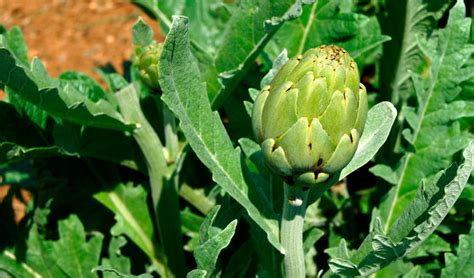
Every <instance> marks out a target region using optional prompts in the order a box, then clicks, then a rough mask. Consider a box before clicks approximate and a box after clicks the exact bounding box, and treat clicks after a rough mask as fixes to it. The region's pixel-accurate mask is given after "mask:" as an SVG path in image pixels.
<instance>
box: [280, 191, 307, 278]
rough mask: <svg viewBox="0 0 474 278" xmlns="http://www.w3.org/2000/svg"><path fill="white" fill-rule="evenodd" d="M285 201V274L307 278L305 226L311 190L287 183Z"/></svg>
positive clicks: (282, 235)
mask: <svg viewBox="0 0 474 278" xmlns="http://www.w3.org/2000/svg"><path fill="white" fill-rule="evenodd" d="M284 186H285V199H284V204H283V215H282V219H281V244H282V245H283V248H284V249H285V259H284V262H285V273H286V277H287V278H302V277H305V275H306V272H305V260H304V257H305V254H304V250H303V224H304V215H305V213H306V202H307V199H308V192H309V190H305V191H304V190H303V189H302V187H300V186H297V185H294V186H291V185H288V184H286V183H285V185H284Z"/></svg>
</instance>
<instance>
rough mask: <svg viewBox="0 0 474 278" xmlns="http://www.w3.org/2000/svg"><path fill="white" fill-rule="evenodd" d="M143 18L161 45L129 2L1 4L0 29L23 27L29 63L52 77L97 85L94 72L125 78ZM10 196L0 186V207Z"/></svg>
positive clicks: (19, 206)
mask: <svg viewBox="0 0 474 278" xmlns="http://www.w3.org/2000/svg"><path fill="white" fill-rule="evenodd" d="M140 16H141V17H143V18H144V19H145V21H146V22H147V23H148V24H150V25H151V26H152V27H154V30H155V34H156V39H157V40H161V38H162V37H161V35H160V33H159V31H158V28H157V26H158V24H157V22H155V21H153V20H151V19H150V18H149V17H148V16H147V15H146V14H144V13H143V12H142V11H141V10H140V9H139V8H138V7H136V6H134V5H132V4H131V3H130V1H129V0H128V1H127V0H80V1H78V0H0V24H1V25H4V26H5V27H6V28H7V29H9V28H11V27H13V26H15V25H16V26H19V27H21V29H22V31H23V35H24V37H25V40H26V43H27V45H28V47H29V56H30V58H31V57H34V56H37V57H39V58H40V59H41V60H42V61H43V63H44V64H45V65H46V68H47V70H48V72H49V74H50V75H51V76H53V77H57V76H58V75H59V74H61V73H62V72H64V71H66V70H76V71H82V72H85V73H87V74H89V75H92V76H93V77H94V78H95V79H97V80H98V79H99V77H98V75H97V73H96V72H95V71H94V69H95V68H96V67H99V66H104V65H107V64H112V65H113V66H114V67H115V69H116V70H117V71H119V72H120V73H122V71H123V68H122V63H123V61H124V60H128V59H129V58H130V55H131V53H132V51H133V49H132V26H133V24H134V23H135V22H136V21H137V19H138V17H140ZM0 66H1V65H0ZM3 97H4V94H3V92H2V91H1V90H0V99H2V98H3ZM0 180H1V177H0ZM8 190H9V187H8V186H0V203H1V202H2V200H3V198H4V197H5V196H6V194H7V192H8ZM22 195H23V198H16V197H15V198H14V199H13V204H12V206H13V208H14V211H15V220H16V221H17V223H18V222H19V221H20V219H21V218H22V217H23V216H24V211H25V204H24V203H23V202H22V201H20V199H23V200H25V199H26V200H28V199H30V198H31V197H30V195H29V194H28V193H27V192H22Z"/></svg>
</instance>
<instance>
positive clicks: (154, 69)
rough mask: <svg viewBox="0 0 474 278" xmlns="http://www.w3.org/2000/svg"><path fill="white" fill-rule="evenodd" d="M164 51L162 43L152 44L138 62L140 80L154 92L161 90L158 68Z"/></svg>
mask: <svg viewBox="0 0 474 278" xmlns="http://www.w3.org/2000/svg"><path fill="white" fill-rule="evenodd" d="M162 50H163V45H162V44H161V43H152V44H150V45H148V46H146V48H145V49H144V51H143V53H142V54H141V55H140V59H139V62H138V66H139V68H140V78H141V79H142V81H143V83H145V85H147V86H148V87H150V88H151V89H153V90H158V89H160V84H159V83H158V78H159V77H160V73H159V70H158V66H159V61H160V55H161V51H162Z"/></svg>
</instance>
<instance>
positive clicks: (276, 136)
mask: <svg viewBox="0 0 474 278" xmlns="http://www.w3.org/2000/svg"><path fill="white" fill-rule="evenodd" d="M367 109H368V108H367V92H366V89H365V87H364V85H362V84H361V83H360V82H359V72H358V69H357V65H356V63H355V62H354V60H353V59H352V58H351V56H350V55H349V54H348V53H347V52H346V51H345V50H344V49H342V48H340V47H337V46H333V45H327V46H326V45H324V46H321V47H318V48H313V49H310V50H308V51H307V52H306V53H304V54H303V55H298V56H297V57H294V58H292V59H290V60H288V62H286V64H285V65H283V67H282V68H281V69H280V71H279V72H278V73H277V75H276V76H275V78H274V79H273V81H272V82H271V84H270V85H269V86H266V87H264V88H263V89H262V91H261V92H260V94H259V95H258V97H257V99H256V100H255V104H254V108H253V115H252V125H253V130H254V133H255V137H256V139H257V141H258V142H259V143H260V145H261V147H262V150H263V154H264V157H265V160H266V163H267V165H268V166H269V168H270V169H271V170H272V171H273V172H275V173H276V174H278V175H280V176H282V177H283V178H284V179H285V180H287V182H289V183H290V184H291V183H297V184H301V185H304V186H311V185H314V184H318V183H321V182H324V181H326V180H327V179H328V178H329V177H330V175H331V174H334V173H336V172H337V171H339V170H341V169H342V168H344V166H346V165H347V164H348V163H349V161H351V159H352V157H353V156H354V153H355V151H356V149H357V145H358V143H359V138H360V136H361V135H362V132H363V130H364V125H365V121H366V118H367Z"/></svg>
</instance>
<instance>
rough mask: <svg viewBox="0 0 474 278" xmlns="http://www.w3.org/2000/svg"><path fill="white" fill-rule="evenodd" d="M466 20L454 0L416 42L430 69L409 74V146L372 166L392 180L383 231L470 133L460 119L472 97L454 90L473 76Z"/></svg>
mask: <svg viewBox="0 0 474 278" xmlns="http://www.w3.org/2000/svg"><path fill="white" fill-rule="evenodd" d="M470 24H471V19H469V18H465V8H464V4H463V3H462V2H461V1H458V3H457V4H456V5H455V6H454V7H453V8H452V10H451V12H450V16H449V21H448V24H447V26H446V28H444V29H441V30H439V31H437V32H436V33H435V36H433V38H431V39H430V40H421V41H419V42H418V43H419V46H420V48H421V49H422V50H423V53H424V55H426V57H427V58H428V59H429V60H430V61H431V68H430V71H429V75H428V77H427V79H426V80H421V79H420V77H418V76H416V75H413V81H414V85H415V90H416V94H417V102H418V107H417V108H415V107H409V106H405V107H404V108H403V112H404V115H405V117H406V119H407V122H408V124H409V128H407V129H405V130H404V131H403V136H404V139H405V140H406V141H407V142H408V144H409V148H408V150H407V153H406V154H405V156H403V158H402V159H401V161H400V162H399V163H398V165H397V166H396V167H395V168H394V169H391V168H390V167H388V166H385V165H377V166H376V167H374V168H372V169H371V171H372V172H373V173H374V174H376V175H378V176H380V177H382V178H384V179H386V180H387V181H388V182H389V183H392V184H393V187H392V189H391V190H390V191H389V193H388V194H387V196H386V198H385V199H384V201H383V202H382V204H381V205H380V215H381V219H382V221H383V223H384V226H383V230H384V232H386V233H387V232H388V231H389V230H390V228H391V227H392V226H393V225H394V223H395V220H396V219H397V218H398V217H399V216H400V215H401V214H402V212H403V210H404V208H405V207H406V206H407V205H408V204H409V203H410V201H411V200H413V198H414V197H415V193H416V191H417V190H418V184H419V182H420V181H421V180H422V179H423V178H426V177H430V176H432V175H434V174H435V173H436V172H438V171H439V170H441V169H444V168H446V167H447V166H448V165H449V163H450V161H452V156H453V155H454V154H455V153H457V152H458V151H460V150H461V149H463V148H465V147H466V146H467V144H468V142H469V138H470V137H471V135H469V133H468V132H466V131H463V130H461V127H460V122H459V120H460V119H461V118H463V117H469V116H473V115H474V102H473V101H472V100H463V99H462V98H459V97H458V95H459V92H460V90H461V89H460V86H459V84H460V83H461V82H463V81H464V80H466V79H468V78H470V77H472V76H473V75H474V67H473V66H466V67H465V66H464V64H465V62H466V61H467V59H468V58H469V57H470V55H471V54H472V53H474V45H472V44H469V42H468V40H469V32H470ZM423 81H424V82H423ZM457 97H458V98H457ZM456 98H457V99H456ZM454 99H456V100H454ZM391 236H393V237H395V238H399V237H402V236H403V235H395V234H392V235H391Z"/></svg>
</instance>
